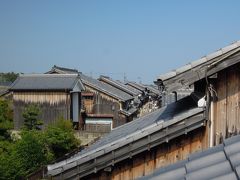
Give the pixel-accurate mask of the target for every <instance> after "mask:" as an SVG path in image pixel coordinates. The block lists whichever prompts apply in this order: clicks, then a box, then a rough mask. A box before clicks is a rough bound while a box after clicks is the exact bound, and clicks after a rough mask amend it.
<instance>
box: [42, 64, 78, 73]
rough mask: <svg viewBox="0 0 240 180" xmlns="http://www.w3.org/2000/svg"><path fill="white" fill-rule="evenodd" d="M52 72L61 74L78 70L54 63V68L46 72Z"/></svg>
mask: <svg viewBox="0 0 240 180" xmlns="http://www.w3.org/2000/svg"><path fill="white" fill-rule="evenodd" d="M52 73H59V74H78V70H76V69H70V68H65V67H60V66H56V65H54V66H53V67H52V69H51V70H50V71H48V72H46V73H45V74H52Z"/></svg>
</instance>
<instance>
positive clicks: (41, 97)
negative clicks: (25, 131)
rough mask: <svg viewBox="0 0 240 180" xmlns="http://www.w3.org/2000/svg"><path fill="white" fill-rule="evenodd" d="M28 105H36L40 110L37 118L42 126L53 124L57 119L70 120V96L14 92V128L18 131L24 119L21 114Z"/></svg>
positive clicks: (51, 93) (58, 93)
mask: <svg viewBox="0 0 240 180" xmlns="http://www.w3.org/2000/svg"><path fill="white" fill-rule="evenodd" d="M28 104H38V105H39V107H40V109H41V115H40V116H39V118H40V119H41V120H43V121H44V125H47V124H49V123H52V122H54V121H55V120H56V119H57V118H58V117H60V116H62V117H63V118H65V119H70V106H71V105H70V104H71V100H70V94H68V93H65V92H14V93H13V105H14V128H15V129H20V128H21V127H22V126H23V122H24V119H23V117H22V113H23V110H24V108H25V107H26V106H27V105H28Z"/></svg>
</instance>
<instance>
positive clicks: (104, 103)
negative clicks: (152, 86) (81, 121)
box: [82, 85, 128, 128]
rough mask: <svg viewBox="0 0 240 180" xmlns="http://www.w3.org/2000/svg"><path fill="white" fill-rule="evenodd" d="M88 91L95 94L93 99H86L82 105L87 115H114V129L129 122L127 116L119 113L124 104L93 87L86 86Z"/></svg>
mask: <svg viewBox="0 0 240 180" xmlns="http://www.w3.org/2000/svg"><path fill="white" fill-rule="evenodd" d="M85 88H86V91H85V92H91V93H93V94H94V95H93V97H92V99H89V98H84V97H83V99H82V103H83V106H84V109H85V112H86V113H89V114H112V115H113V128H115V127H117V126H120V125H123V124H125V123H127V122H128V118H127V116H125V115H122V114H120V113H119V110H120V109H121V107H122V104H121V103H122V102H120V101H119V100H117V99H115V98H113V97H111V96H109V95H107V94H104V93H102V92H99V91H97V90H95V89H93V88H92V87H90V86H88V85H85Z"/></svg>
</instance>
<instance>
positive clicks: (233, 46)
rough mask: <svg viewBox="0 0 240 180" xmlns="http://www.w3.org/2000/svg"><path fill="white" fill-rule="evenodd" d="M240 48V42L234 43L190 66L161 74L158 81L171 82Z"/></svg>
mask: <svg viewBox="0 0 240 180" xmlns="http://www.w3.org/2000/svg"><path fill="white" fill-rule="evenodd" d="M239 47H240V41H237V42H234V43H232V44H230V45H228V46H226V47H224V48H221V49H219V50H217V51H215V52H213V53H211V54H208V55H207V56H205V57H202V58H200V59H198V60H195V61H193V62H191V63H190V64H187V65H184V66H182V67H180V68H178V69H176V70H173V71H170V72H167V73H165V74H161V75H159V76H158V78H157V79H159V80H162V81H166V80H169V79H171V78H174V77H175V76H177V75H178V74H181V73H183V72H186V71H189V70H191V69H192V68H194V67H196V66H199V65H202V64H204V63H206V62H208V61H211V60H213V59H215V58H216V57H219V56H221V55H223V54H225V53H228V52H230V51H232V50H234V49H236V48H239Z"/></svg>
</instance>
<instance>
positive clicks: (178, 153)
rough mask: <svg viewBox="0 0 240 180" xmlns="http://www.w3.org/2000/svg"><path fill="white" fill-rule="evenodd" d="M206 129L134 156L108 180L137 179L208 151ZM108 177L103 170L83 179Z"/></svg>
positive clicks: (117, 167) (125, 161)
mask: <svg viewBox="0 0 240 180" xmlns="http://www.w3.org/2000/svg"><path fill="white" fill-rule="evenodd" d="M205 129H206V128H205V127H202V128H199V129H197V130H194V131H192V132H191V133H189V134H187V135H182V136H180V137H178V138H176V139H174V140H171V141H169V142H168V143H164V144H161V145H159V146H157V147H155V148H152V149H150V150H149V151H145V152H143V153H140V154H138V155H136V156H133V157H131V158H129V159H127V160H124V161H122V162H120V163H116V164H115V165H114V166H113V167H112V171H111V172H108V176H107V179H113V180H128V179H130V180H131V179H136V178H138V177H142V176H144V175H148V174H150V173H152V172H153V171H154V170H155V169H156V168H161V167H164V166H167V165H169V164H173V163H175V162H177V161H179V160H183V159H186V158H187V157H188V155H189V154H191V153H194V152H196V151H199V150H203V149H206V148H207V146H206V145H205V140H204V138H205V137H206V136H205ZM103 176H105V177H106V172H105V171H103V170H101V171H99V172H97V173H96V174H91V175H89V176H87V177H84V178H83V179H101V178H102V177H103Z"/></svg>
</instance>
